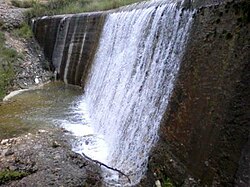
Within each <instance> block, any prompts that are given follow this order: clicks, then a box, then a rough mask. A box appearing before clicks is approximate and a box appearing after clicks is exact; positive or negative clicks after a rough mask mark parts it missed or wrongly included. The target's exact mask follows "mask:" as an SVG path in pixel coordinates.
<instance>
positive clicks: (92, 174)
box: [0, 128, 101, 187]
mask: <svg viewBox="0 0 250 187" xmlns="http://www.w3.org/2000/svg"><path fill="white" fill-rule="evenodd" d="M69 138H72V137H71V136H70V135H69V134H68V135H67V134H65V130H64V129H61V128H53V129H48V128H47V129H40V130H38V131H37V132H36V133H34V134H30V133H29V134H27V135H23V136H20V137H16V138H11V139H3V140H1V141H0V142H1V143H0V153H1V154H0V163H1V165H0V186H1V187H7V186H8V187H11V186H13V187H18V186H41V187H42V186H101V177H100V169H99V167H98V166H96V165H94V164H93V163H91V162H89V161H87V160H85V159H84V158H83V157H82V156H80V155H79V154H76V153H74V152H72V151H71V147H70V146H69ZM6 173H7V174H6ZM14 174H15V175H14Z"/></svg>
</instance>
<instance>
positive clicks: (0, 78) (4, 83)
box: [0, 31, 19, 99]
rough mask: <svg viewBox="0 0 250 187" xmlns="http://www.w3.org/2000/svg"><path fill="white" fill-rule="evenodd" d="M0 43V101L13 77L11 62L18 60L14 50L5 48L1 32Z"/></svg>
mask: <svg viewBox="0 0 250 187" xmlns="http://www.w3.org/2000/svg"><path fill="white" fill-rule="evenodd" d="M0 41H1V42H0V99H2V98H3V97H4V95H5V94H6V89H7V87H8V86H9V84H10V82H11V80H12V78H13V77H14V75H15V72H14V68H13V62H15V61H16V60H17V59H18V57H19V55H18V53H17V52H16V51H15V50H14V49H11V48H7V47H6V46H5V36H4V33H3V32H1V31H0Z"/></svg>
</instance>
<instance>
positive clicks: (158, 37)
mask: <svg viewBox="0 0 250 187" xmlns="http://www.w3.org/2000/svg"><path fill="white" fill-rule="evenodd" d="M156 4H157V3H156ZM191 20H192V12H191V11H186V10H182V8H181V4H180V3H175V2H168V3H161V4H158V5H154V4H150V6H143V7H142V6H140V8H136V9H132V10H130V9H125V10H124V11H119V12H115V13H111V14H109V15H107V18H106V22H105V25H104V28H103V32H102V35H101V39H100V44H99V48H98V50H97V53H96V56H95V60H94V63H93V66H92V69H91V73H90V75H89V77H88V83H87V86H86V88H85V98H84V99H85V100H86V102H87V106H88V111H89V114H90V120H91V124H92V126H93V129H95V132H96V133H98V134H101V135H102V136H103V138H104V140H105V142H106V143H107V145H108V147H107V149H108V150H107V151H108V156H107V158H106V159H105V164H107V165H109V166H111V167H113V168H117V169H119V170H121V171H122V172H123V173H125V174H127V175H128V176H129V177H130V179H131V181H132V183H131V184H126V185H128V186H129V185H134V184H136V183H138V182H139V181H140V179H141V177H142V176H143V174H145V171H146V166H147V159H148V154H149V151H150V149H151V148H152V146H153V145H154V143H155V142H156V141H157V139H158V136H157V131H158V128H159V124H160V121H161V118H162V116H163V114H164V111H165V110H166V108H167V105H168V100H169V97H170V96H171V92H172V90H173V86H174V81H175V78H176V75H177V73H178V70H179V66H180V62H181V58H182V56H183V53H184V48H185V44H186V42H187V38H188V30H189V27H190V25H191ZM122 186H125V184H123V185H122Z"/></svg>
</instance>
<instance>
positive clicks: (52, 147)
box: [0, 0, 101, 187]
mask: <svg viewBox="0 0 250 187" xmlns="http://www.w3.org/2000/svg"><path fill="white" fill-rule="evenodd" d="M24 11H25V9H23V8H16V7H14V6H12V5H11V4H9V3H8V2H7V1H1V0H0V32H1V33H3V36H4V37H3V41H2V40H1V43H2V46H4V50H5V49H6V51H7V50H10V51H11V52H13V51H14V52H13V54H15V55H16V56H15V58H12V59H11V60H9V59H6V58H0V68H2V70H3V72H4V73H9V72H6V67H7V66H8V67H11V68H10V69H11V71H12V72H11V73H13V76H9V77H8V79H6V80H4V81H5V83H4V84H5V85H4V86H5V88H4V95H6V94H8V93H10V92H12V91H15V90H20V89H27V88H30V87H33V86H38V85H42V84H44V83H46V82H49V81H50V80H51V79H52V78H53V77H52V76H53V75H52V73H51V72H50V71H48V70H46V67H44V66H43V65H42V64H45V63H44V61H45V59H44V57H43V54H42V52H41V51H40V49H39V47H38V46H37V45H36V42H35V41H34V40H33V39H32V38H29V39H24V38H20V37H18V35H16V33H15V32H14V30H15V29H18V28H20V24H21V23H22V22H23V19H24V16H23V13H24ZM4 52H5V51H4ZM1 57H2V56H1ZM10 57H12V55H10ZM13 59H14V60H13ZM44 68H45V69H44ZM4 95H3V96H4ZM0 99H1V97H0ZM6 104H8V103H1V102H0V110H1V105H6ZM1 113H2V112H0V114H1ZM0 125H3V126H4V125H5V124H4V122H3V121H0ZM18 127H19V124H18V123H17V124H16V128H17V129H18ZM70 139H73V137H72V136H71V135H70V134H69V133H67V132H66V131H65V130H64V129H61V128H58V127H53V128H52V127H44V128H41V129H39V130H36V131H32V133H28V132H27V133H23V134H22V135H17V136H15V137H14V138H13V137H5V138H3V137H0V163H1V164H0V186H1V187H7V186H8V187H11V186H13V187H14V186H15V187H18V186H41V187H43V186H101V175H100V168H99V167H98V166H97V165H95V164H93V163H91V162H89V161H87V160H86V159H84V158H83V157H82V156H80V155H79V154H76V153H74V152H73V151H72V150H71V146H70V142H69V141H70Z"/></svg>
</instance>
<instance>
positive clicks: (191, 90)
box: [32, 0, 250, 186]
mask: <svg viewBox="0 0 250 187" xmlns="http://www.w3.org/2000/svg"><path fill="white" fill-rule="evenodd" d="M249 9H250V3H249V2H248V1H247V0H234V1H229V0H220V1H212V0H204V1H197V2H196V1H188V0H184V1H181V0H180V1H174V0H166V1H164V0H161V1H147V2H141V3H137V4H133V5H129V6H126V7H122V8H119V9H115V10H110V11H103V12H91V13H82V14H74V15H73V14H72V15H57V16H50V17H47V16H45V17H41V18H38V19H36V20H34V21H33V23H32V24H33V32H34V34H35V38H36V40H37V42H38V43H39V45H40V46H41V48H42V49H43V51H44V55H45V57H46V59H47V61H48V63H49V67H50V69H51V70H52V71H54V72H55V74H56V76H57V78H58V79H60V80H62V81H64V82H65V83H66V84H73V85H78V86H81V87H82V89H83V101H84V106H86V108H87V109H86V110H87V111H88V113H89V120H90V124H91V126H92V128H93V131H94V132H95V133H97V134H99V135H100V137H101V138H102V140H103V142H104V144H102V145H101V146H100V147H102V148H105V149H104V150H103V151H101V152H99V153H94V152H92V153H91V152H90V154H89V155H90V157H94V158H95V155H96V154H102V157H101V158H97V160H99V161H101V162H103V163H105V164H106V165H108V166H110V167H112V168H117V169H119V170H120V171H122V172H123V173H125V174H126V175H127V176H128V177H129V179H130V180H131V181H130V182H128V181H127V179H126V178H124V176H119V175H112V176H108V177H106V180H107V183H109V184H110V185H111V186H112V185H114V186H119V185H121V186H134V185H139V186H154V185H155V181H160V182H161V183H162V184H164V181H166V180H167V178H170V179H171V180H173V181H174V183H175V184H176V185H178V186H192V185H194V184H196V185H198V186H205V185H208V186H234V185H238V186H244V185H245V186H248V185H249V183H250V179H249V172H250V166H249V163H250V153H249V150H250V149H249V147H250V140H249V135H250V132H249V130H250V125H249V116H250V114H249V111H250V110H249V109H250V108H249V103H250V98H249V95H250V93H249V79H250V73H249V72H250V69H249V68H250V67H249V66H250V64H249V63H250V62H249V59H250V53H249V50H250V34H249V32H250V24H249V23H250V12H249ZM83 134H84V133H83ZM112 181H113V182H112ZM114 181H115V182H114ZM118 184H119V185H118Z"/></svg>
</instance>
